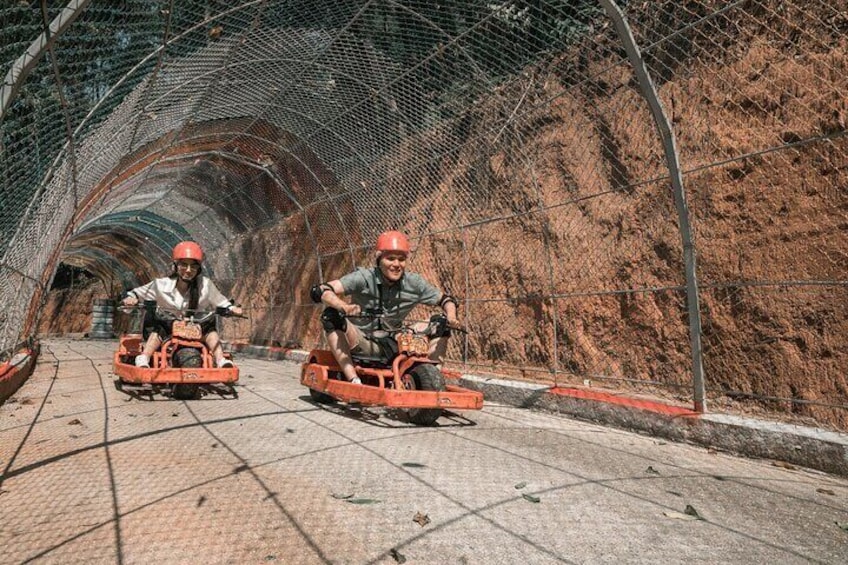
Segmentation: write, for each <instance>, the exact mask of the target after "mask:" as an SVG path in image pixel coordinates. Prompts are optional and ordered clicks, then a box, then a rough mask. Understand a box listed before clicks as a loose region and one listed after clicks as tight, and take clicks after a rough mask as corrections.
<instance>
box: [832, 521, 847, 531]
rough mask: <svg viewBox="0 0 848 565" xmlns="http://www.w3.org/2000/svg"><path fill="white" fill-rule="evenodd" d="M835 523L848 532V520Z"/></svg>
mask: <svg viewBox="0 0 848 565" xmlns="http://www.w3.org/2000/svg"><path fill="white" fill-rule="evenodd" d="M834 524H836V525H837V526H839V527H840V528H841V529H843V530H845V531H846V532H848V522H834Z"/></svg>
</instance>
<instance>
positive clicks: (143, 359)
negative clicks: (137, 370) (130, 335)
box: [135, 353, 150, 369]
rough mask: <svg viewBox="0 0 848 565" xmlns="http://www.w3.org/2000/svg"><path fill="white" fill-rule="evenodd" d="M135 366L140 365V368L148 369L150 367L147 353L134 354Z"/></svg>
mask: <svg viewBox="0 0 848 565" xmlns="http://www.w3.org/2000/svg"><path fill="white" fill-rule="evenodd" d="M135 366H136V367H141V368H142V369H149V368H150V358H149V357H148V356H147V355H145V354H144V353H142V354H141V355H136V356H135Z"/></svg>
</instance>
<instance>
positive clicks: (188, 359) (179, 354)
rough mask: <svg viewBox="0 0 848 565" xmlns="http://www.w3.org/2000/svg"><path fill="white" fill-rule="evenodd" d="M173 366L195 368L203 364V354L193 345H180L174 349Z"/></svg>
mask: <svg viewBox="0 0 848 565" xmlns="http://www.w3.org/2000/svg"><path fill="white" fill-rule="evenodd" d="M173 362H174V367H183V368H186V369H187V368H196V367H202V366H203V355H202V354H201V353H200V350H199V349H195V348H194V347H181V348H179V349H177V350H176V351H174V357H173Z"/></svg>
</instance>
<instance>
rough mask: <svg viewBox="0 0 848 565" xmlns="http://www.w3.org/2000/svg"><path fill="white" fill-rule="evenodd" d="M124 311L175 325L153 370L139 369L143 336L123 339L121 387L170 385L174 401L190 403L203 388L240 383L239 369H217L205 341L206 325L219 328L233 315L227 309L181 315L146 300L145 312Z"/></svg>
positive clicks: (117, 368)
mask: <svg viewBox="0 0 848 565" xmlns="http://www.w3.org/2000/svg"><path fill="white" fill-rule="evenodd" d="M122 311H124V312H129V313H133V312H144V313H145V315H146V316H153V317H155V318H156V319H158V320H161V321H167V322H172V323H173V325H172V326H171V337H170V338H168V339H166V340H164V341H163V342H162V345H161V346H160V347H159V350H158V351H156V352H155V353H154V354H153V355H152V356H151V359H150V368H146V367H136V366H135V358H136V356H137V355H140V354H141V352H142V350H143V348H144V339H143V337H142V335H141V334H140V333H128V334H124V335H122V336H121V339H120V344H119V346H118V351H117V352H115V357H114V372H115V374H116V375H117V376H118V379H119V384H120V385H124V384H132V385H152V386H153V387H154V389H158V387H160V386H167V387H168V388H170V392H171V396H172V397H173V398H177V399H179V400H190V399H193V398H196V397H197V396H198V395H199V393H200V385H207V384H225V385H232V383H235V382H236V381H238V378H239V370H238V367H236V366H230V367H227V366H225V367H216V366H215V359H214V356H213V355H212V352H211V351H209V348H208V347H207V346H206V343H204V341H203V326H204V325H208V324H209V323H210V322H213V321H214V327H215V328H216V329H217V328H219V327H220V319H221V317H224V316H231V315H233V314H232V313H231V312H230V311H229V310H228V309H227V308H218V309H217V310H216V311H214V312H208V311H202V310H188V311H186V312H179V311H173V310H170V309H166V308H162V307H157V306H156V303H155V302H152V303H151V302H149V301H145V303H144V308H143V309H138V308H127V309H122ZM225 357H226V358H227V359H230V360H231V359H232V356H231V355H230V354H225Z"/></svg>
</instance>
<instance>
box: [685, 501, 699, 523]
mask: <svg viewBox="0 0 848 565" xmlns="http://www.w3.org/2000/svg"><path fill="white" fill-rule="evenodd" d="M683 513H684V514H687V515H689V516H694V517H695V518H697V519H698V520H703V518H701V515H700V514H698V511H697V510H695V507H694V506H692V505H691V504H687V505H686V508H685V509H684V510H683Z"/></svg>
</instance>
